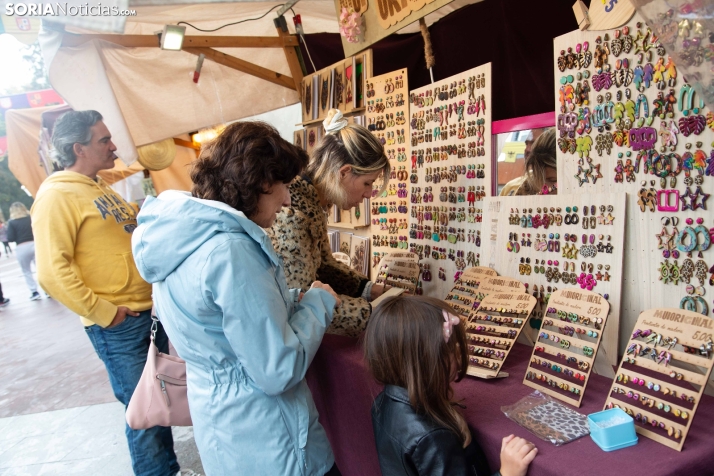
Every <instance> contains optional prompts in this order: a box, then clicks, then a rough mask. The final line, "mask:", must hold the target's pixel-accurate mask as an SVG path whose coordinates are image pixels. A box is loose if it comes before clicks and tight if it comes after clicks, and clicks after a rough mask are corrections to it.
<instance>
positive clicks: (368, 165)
mask: <svg viewBox="0 0 714 476" xmlns="http://www.w3.org/2000/svg"><path fill="white" fill-rule="evenodd" d="M340 121H344V123H341V124H340ZM323 124H324V125H325V129H327V130H330V132H328V133H326V134H325V136H324V137H323V138H322V140H321V141H320V143H319V144H318V146H317V148H315V150H314V151H313V152H312V156H311V157H310V164H309V165H308V166H307V169H306V173H307V175H308V176H309V177H310V179H311V180H312V183H313V185H314V186H315V187H316V188H317V189H318V190H320V192H321V193H322V194H323V196H324V197H325V199H326V200H327V201H328V202H329V203H331V204H335V205H337V206H338V207H340V208H342V206H343V205H344V204H345V203H346V202H347V196H346V195H347V194H346V192H345V189H344V188H343V187H342V184H341V181H340V169H341V168H342V167H344V166H345V165H349V166H350V167H351V168H352V173H353V174H354V175H368V174H373V173H375V172H382V175H383V177H382V180H383V181H382V185H381V187H380V193H382V192H383V191H384V189H385V188H386V187H387V182H388V181H389V172H390V170H391V167H390V165H389V160H388V159H387V156H386V155H385V154H384V147H383V146H382V143H381V142H379V140H378V139H377V138H376V137H375V136H374V135H373V134H372V133H371V132H370V131H369V130H368V129H367V128H366V127H364V126H360V125H358V124H347V123H346V120H344V119H342V114H341V113H340V111H338V110H337V109H330V111H329V112H328V113H327V118H326V119H325V121H324V122H323Z"/></svg>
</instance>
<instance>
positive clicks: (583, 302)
mask: <svg viewBox="0 0 714 476" xmlns="http://www.w3.org/2000/svg"><path fill="white" fill-rule="evenodd" d="M547 306H548V309H547V310H546V311H547V312H546V313H545V316H544V319H543V322H542V325H541V328H540V332H539V333H538V336H537V340H536V343H535V346H534V347H533V354H532V355H531V360H530V363H529V364H528V369H527V371H526V375H525V377H524V378H523V384H524V385H527V386H528V387H532V388H535V389H536V390H539V391H541V392H543V393H546V394H548V395H550V396H552V397H554V398H557V399H558V400H562V401H564V402H566V403H569V404H571V405H574V406H576V407H579V406H580V403H581V402H582V400H583V395H584V394H585V388H586V387H587V384H588V379H589V378H590V374H591V372H592V370H593V368H594V367H595V358H596V356H597V353H598V349H599V348H600V344H601V342H602V338H603V334H604V331H605V327H606V326H605V325H606V324H607V322H608V314H609V312H610V304H609V303H608V302H607V300H605V298H603V297H602V296H601V295H599V294H597V293H594V292H592V291H587V290H583V289H580V288H567V289H559V290H557V291H555V292H553V293H552V294H551V295H550V298H549V300H548V303H547Z"/></svg>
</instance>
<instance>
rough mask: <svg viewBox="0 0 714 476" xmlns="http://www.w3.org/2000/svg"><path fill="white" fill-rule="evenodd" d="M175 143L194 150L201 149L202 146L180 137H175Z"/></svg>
mask: <svg viewBox="0 0 714 476" xmlns="http://www.w3.org/2000/svg"><path fill="white" fill-rule="evenodd" d="M174 144H176V145H180V146H181V147H188V148H189V149H193V150H201V146H199V145H196V144H194V143H193V142H191V141H190V140H184V139H178V138H176V137H174Z"/></svg>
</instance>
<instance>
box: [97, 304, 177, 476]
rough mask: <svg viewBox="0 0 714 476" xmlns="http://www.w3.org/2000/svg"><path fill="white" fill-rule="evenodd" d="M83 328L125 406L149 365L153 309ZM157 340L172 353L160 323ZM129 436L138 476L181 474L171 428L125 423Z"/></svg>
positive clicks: (135, 472) (164, 348)
mask: <svg viewBox="0 0 714 476" xmlns="http://www.w3.org/2000/svg"><path fill="white" fill-rule="evenodd" d="M84 330H85V331H86V332H87V335H88V336H89V340H91V341H92V345H93V346H94V350H95V351H96V352H97V355H98V356H99V358H100V359H102V362H104V366H105V367H106V368H107V372H108V373H109V382H110V383H111V384H112V390H113V391H114V396H115V397H116V398H117V400H119V401H120V402H121V403H123V404H124V407H125V408H126V406H127V405H129V400H131V396H132V395H133V393H134V389H135V388H136V385H137V384H138V383H139V378H140V377H141V373H142V372H143V371H144V365H145V364H146V356H147V354H148V352H149V343H150V341H151V340H150V333H151V332H150V331H151V311H150V310H149V311H144V312H142V313H141V314H140V315H139V316H138V317H132V316H127V317H126V319H125V320H124V321H123V322H122V323H121V324H119V325H118V326H116V327H112V328H111V329H105V328H102V327H100V326H97V325H94V326H89V327H85V328H84ZM155 342H156V347H158V348H159V350H160V351H161V352H163V353H168V352H169V338H168V337H167V336H166V332H165V331H164V328H163V327H162V326H161V323H159V324H158V332H157V333H156V341H155ZM126 439H127V442H128V443H129V453H130V454H131V464H132V468H133V469H134V474H135V475H137V476H175V475H176V473H178V471H179V469H180V467H179V464H178V461H177V459H176V454H175V453H174V440H173V436H172V435H171V428H168V427H163V426H156V427H154V428H150V429H148V430H132V429H131V428H129V425H126Z"/></svg>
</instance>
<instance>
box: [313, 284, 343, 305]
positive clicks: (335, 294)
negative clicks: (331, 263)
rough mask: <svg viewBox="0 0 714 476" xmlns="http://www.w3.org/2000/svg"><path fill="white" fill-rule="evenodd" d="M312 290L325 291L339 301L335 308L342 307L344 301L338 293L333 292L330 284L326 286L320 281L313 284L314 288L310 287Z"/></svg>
mask: <svg viewBox="0 0 714 476" xmlns="http://www.w3.org/2000/svg"><path fill="white" fill-rule="evenodd" d="M310 289H324V290H325V291H327V292H328V293H330V294H331V295H332V297H333V298H335V299H336V300H337V302H336V303H335V307H340V306H341V305H342V300H341V299H340V297H339V296H338V295H337V293H336V292H335V291H333V290H332V288H331V287H330V285H329V284H324V283H322V282H320V281H315V282H313V283H312V286H310Z"/></svg>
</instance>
